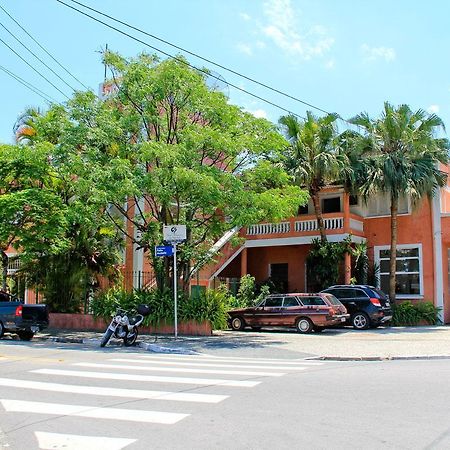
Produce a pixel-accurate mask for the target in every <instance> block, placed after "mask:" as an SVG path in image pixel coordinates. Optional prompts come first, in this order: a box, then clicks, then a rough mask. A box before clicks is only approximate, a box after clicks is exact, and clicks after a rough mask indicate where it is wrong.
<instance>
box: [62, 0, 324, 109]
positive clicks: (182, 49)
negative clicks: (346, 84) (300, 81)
mask: <svg viewBox="0 0 450 450" xmlns="http://www.w3.org/2000/svg"><path fill="white" fill-rule="evenodd" d="M57 1H59V0H57ZM69 1H71V2H72V3H76V4H77V5H80V6H82V7H84V8H86V9H89V10H90V11H93V12H95V13H97V14H100V15H102V16H104V17H107V18H108V19H110V20H113V21H114V22H117V23H120V24H121V25H124V26H126V27H128V28H131V29H133V30H135V31H138V32H139V33H142V34H145V35H146V36H149V37H151V38H152V39H156V40H158V41H160V42H163V43H164V44H167V45H169V46H171V47H173V48H176V49H177V50H181V51H182V52H184V53H187V54H189V55H191V56H195V57H196V58H199V59H201V60H203V61H206V62H207V63H209V64H212V65H214V66H216V67H219V68H220V69H222V70H226V71H227V72H230V73H232V74H234V75H237V76H239V77H241V78H244V79H245V80H247V81H251V82H252V83H255V84H257V85H259V86H262V87H264V88H266V89H269V90H271V91H273V92H276V93H277V94H280V95H283V96H284V97H287V98H290V99H291V100H295V101H296V102H299V103H302V104H303V105H306V106H309V107H310V108H314V109H316V110H318V111H321V112H323V113H325V114H330V113H329V112H328V111H326V110H324V109H322V108H319V107H318V106H315V105H313V104H311V103H308V102H306V101H305V100H302V99H300V98H298V97H294V96H293V95H290V94H288V93H286V92H283V91H280V90H279V89H276V88H274V87H272V86H269V85H267V84H265V83H262V82H260V81H258V80H255V79H254V78H251V77H249V76H247V75H244V74H242V73H240V72H237V71H236V70H233V69H230V68H229V67H226V66H224V65H222V64H219V63H217V62H215V61H213V60H211V59H208V58H205V57H203V56H200V55H199V54H198V53H194V52H191V51H189V50H187V49H185V48H183V47H180V46H178V45H175V44H173V43H172V42H169V41H167V40H165V39H162V38H160V37H158V36H155V35H154V34H151V33H147V32H146V31H144V30H142V29H140V28H137V27H135V26H133V25H130V24H129V23H127V22H124V21H122V20H119V19H116V18H115V17H112V16H110V15H108V14H105V13H103V12H101V11H98V10H97V9H95V8H92V7H90V6H88V5H85V4H83V3H81V2H79V1H76V0H69ZM60 3H64V2H62V1H60ZM66 6H68V5H66Z"/></svg>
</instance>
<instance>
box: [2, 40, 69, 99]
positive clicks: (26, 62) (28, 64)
mask: <svg viewBox="0 0 450 450" xmlns="http://www.w3.org/2000/svg"><path fill="white" fill-rule="evenodd" d="M0 42H2V43H3V44H4V45H5V46H6V47H8V48H9V49H10V50H11V51H12V52H13V53H14V54H15V55H16V56H18V57H19V58H20V59H21V60H22V61H23V62H24V63H25V64H26V65H27V66H28V67H30V68H31V69H33V70H34V71H35V72H36V73H37V74H38V75H39V76H40V77H42V78H43V79H44V80H45V81H47V83H49V84H51V85H52V86H53V87H54V88H55V89H56V90H57V91H58V92H60V93H61V94H62V95H64V97H66V98H67V99H69V97H68V96H67V95H66V94H65V93H64V92H63V91H61V89H59V88H58V87H57V86H55V85H54V84H53V83H52V82H51V81H50V80H49V79H48V78H47V77H45V75H42V73H41V72H39V70H37V69H36V68H34V67H33V66H32V65H31V64H30V63H29V62H28V61H27V60H26V59H25V58H23V57H22V56H20V55H19V54H18V53H17V52H16V51H15V50H14V49H13V48H12V47H11V46H10V45H8V44H7V43H6V42H5V41H4V40H3V39H2V38H0Z"/></svg>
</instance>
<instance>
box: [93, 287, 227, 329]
mask: <svg viewBox="0 0 450 450" xmlns="http://www.w3.org/2000/svg"><path fill="white" fill-rule="evenodd" d="M139 304H146V305H148V306H149V307H150V310H151V313H150V315H149V316H148V317H147V318H146V319H145V321H144V324H147V325H150V324H151V325H158V324H160V323H162V322H165V323H173V321H174V298H173V294H172V292H171V291H165V292H159V291H157V290H152V291H141V290H134V291H130V292H127V291H125V290H123V289H118V288H113V289H110V290H108V291H106V292H103V293H101V294H100V295H99V296H98V297H97V298H95V299H94V300H93V301H92V303H91V311H92V313H93V314H94V315H95V316H96V317H103V318H109V317H111V316H112V315H113V314H114V312H115V311H116V310H117V308H119V307H120V308H122V309H125V310H127V311H130V310H134V309H136V307H137V305H139ZM230 305H231V296H230V295H229V293H228V291H227V290H226V289H221V288H219V289H217V290H207V291H206V292H204V293H202V294H201V295H200V296H194V297H191V298H189V297H187V296H185V295H183V294H180V295H179V296H178V301H177V312H178V320H179V321H189V320H194V321H196V322H200V323H201V322H204V321H209V322H210V323H211V326H212V327H213V329H224V328H226V327H227V311H228V310H229V309H230V307H231V306H230Z"/></svg>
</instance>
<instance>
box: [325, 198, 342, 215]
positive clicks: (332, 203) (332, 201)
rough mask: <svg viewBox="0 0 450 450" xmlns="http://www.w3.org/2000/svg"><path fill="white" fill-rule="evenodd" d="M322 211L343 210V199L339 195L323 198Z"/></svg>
mask: <svg viewBox="0 0 450 450" xmlns="http://www.w3.org/2000/svg"><path fill="white" fill-rule="evenodd" d="M322 212H323V213H334V212H341V199H340V198H339V197H333V198H324V199H323V200H322Z"/></svg>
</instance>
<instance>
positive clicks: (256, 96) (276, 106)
mask: <svg viewBox="0 0 450 450" xmlns="http://www.w3.org/2000/svg"><path fill="white" fill-rule="evenodd" d="M56 1H57V2H58V3H61V4H62V5H64V6H67V7H68V8H70V9H73V10H74V11H77V12H78V13H80V14H83V15H84V16H86V17H89V18H90V19H93V20H95V21H96V22H98V23H101V24H102V25H105V26H106V27H108V28H111V29H112V30H115V31H117V32H118V33H120V34H123V35H124V36H127V37H129V38H130V39H133V40H135V41H136V42H139V43H141V44H143V45H145V46H146V47H149V48H151V49H152V50H155V51H157V52H158V53H161V54H163V55H165V56H167V57H169V58H172V59H174V60H176V61H178V62H180V63H182V64H185V65H186V66H188V67H190V68H191V69H194V70H196V71H198V72H202V73H204V74H205V75H208V76H209V77H211V78H215V79H216V80H219V81H223V80H222V79H221V78H219V77H217V76H214V75H213V74H211V73H210V72H208V71H207V70H204V69H199V68H198V67H195V66H193V65H192V64H190V63H188V62H187V61H184V60H182V59H180V58H177V57H176V56H173V55H171V54H170V53H167V52H165V51H163V50H161V49H159V48H157V47H154V46H152V45H150V44H149V43H148V42H145V41H142V40H141V39H139V38H137V37H135V36H132V35H131V34H128V33H126V32H125V31H122V30H120V29H119V28H116V27H114V26H112V25H110V24H108V23H106V22H103V21H102V20H100V19H97V18H96V17H94V16H91V15H90V14H88V13H85V12H84V11H81V10H79V9H77V8H75V7H74V6H71V5H68V4H67V3H65V2H63V1H62V0H56ZM227 84H228V85H229V86H231V87H233V88H235V89H237V90H238V91H241V92H244V93H245V94H247V95H250V96H252V97H254V98H256V99H258V100H261V101H263V102H264V103H267V104H269V105H271V106H274V107H275V108H278V109H281V110H283V111H285V112H287V113H289V114H292V115H293V116H296V117H300V118H302V119H304V117H302V116H300V115H299V114H297V113H294V112H293V111H291V110H289V109H287V108H284V107H283V106H280V105H278V104H276V103H273V102H271V101H270V100H267V99H265V98H263V97H260V96H259V95H256V94H253V93H252V92H250V91H247V90H246V89H243V88H241V87H239V86H236V85H235V84H232V83H229V82H227Z"/></svg>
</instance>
